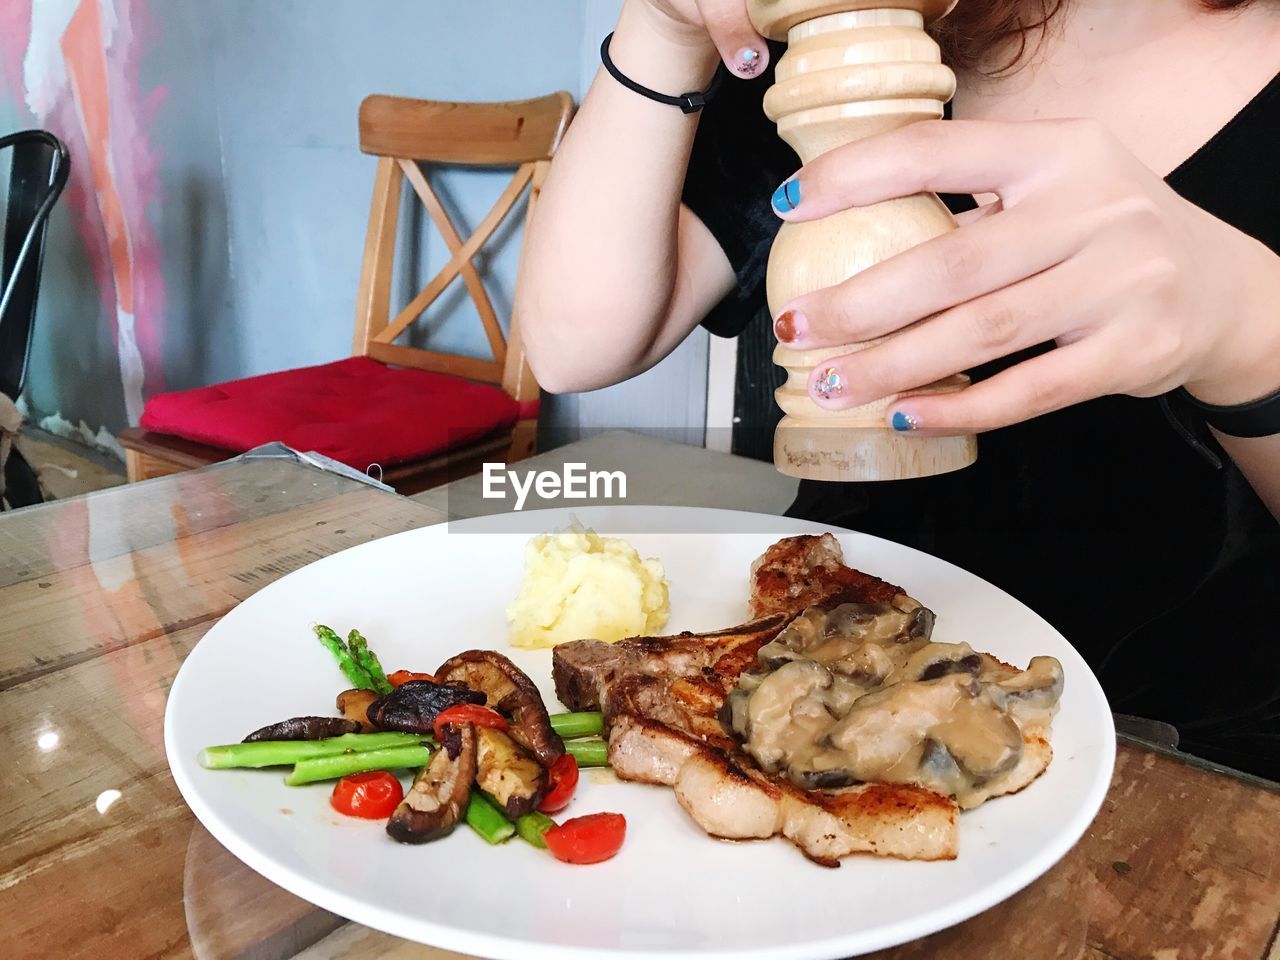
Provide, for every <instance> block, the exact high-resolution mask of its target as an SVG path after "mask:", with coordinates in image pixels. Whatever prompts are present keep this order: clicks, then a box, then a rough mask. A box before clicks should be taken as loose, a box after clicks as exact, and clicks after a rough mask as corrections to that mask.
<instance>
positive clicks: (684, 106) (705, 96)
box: [600, 33, 724, 113]
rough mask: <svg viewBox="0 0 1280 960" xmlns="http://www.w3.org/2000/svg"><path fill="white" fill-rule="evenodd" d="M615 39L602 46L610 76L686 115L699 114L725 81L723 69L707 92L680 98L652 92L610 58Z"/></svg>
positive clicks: (605, 64)
mask: <svg viewBox="0 0 1280 960" xmlns="http://www.w3.org/2000/svg"><path fill="white" fill-rule="evenodd" d="M612 39H613V34H612V33H611V34H609V35H608V36H607V37H605V38H604V41H603V42H602V43H601V44H600V62H601V63H603V64H604V68H605V69H606V70H608V71H609V76H611V77H613V79H615V80H617V81H618V82H619V83H620V84H622V85H623V86H624V87H626V88H627V89H628V90H630V91H632V92H633V93H638V94H640V96H642V97H645V98H646V99H649V100H654V101H656V102H658V103H665V104H666V105H667V106H669V107H679V108H680V110H681V111H682V112H684V113H697V112H698V111H699V110H701V109H702V108H703V107H705V106H706V105H707V101H709V100H710V99H711V98H712V97H714V96H715V94H716V91H717V90H719V89H720V83H721V81H723V80H724V69H723V67H717V68H716V75H715V76H714V77H712V78H711V85H710V86H708V87H707V89H705V90H694V91H691V92H689V93H682V94H680V95H679V96H678V97H672V96H669V95H667V94H665V93H659V92H658V91H657V90H650V89H649V88H648V87H646V86H644V85H643V84H639V83H636V82H635V81H634V80H632V79H631V78H630V77H628V76H627V75H626V74H624V73H623V72H622V71H621V70H619V69H618V68H617V67H616V66H615V65H614V62H613V60H612V59H611V58H610V56H609V41H610V40H612Z"/></svg>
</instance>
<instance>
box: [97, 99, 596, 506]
mask: <svg viewBox="0 0 1280 960" xmlns="http://www.w3.org/2000/svg"><path fill="white" fill-rule="evenodd" d="M573 109H574V108H573V100H572V98H571V97H570V96H569V94H567V93H565V92H563V91H561V92H559V93H554V94H550V95H548V96H545V97H539V98H537V99H534V100H523V101H512V102H506V103H446V102H441V101H431V100H411V99H405V98H402V97H389V96H381V95H374V96H370V97H367V98H366V99H365V101H364V102H363V103H362V104H361V105H360V149H361V150H362V151H363V152H365V153H367V154H372V155H374V156H376V157H378V158H379V159H378V165H377V171H376V174H375V176H374V185H373V203H372V208H371V210H370V214H369V228H368V232H367V234H366V237H365V246H364V262H363V267H362V270H361V274H360V287H359V293H358V296H357V302H356V323H355V340H354V355H355V356H357V357H368V358H370V359H372V360H374V361H377V362H378V363H380V364H384V365H387V366H388V367H397V368H411V369H414V370H422V371H427V372H429V373H433V374H444V375H448V376H450V377H456V378H460V379H462V380H466V381H471V382H475V383H482V384H492V385H495V386H499V387H501V389H502V391H503V392H504V393H506V394H507V395H508V396H509V397H511V398H512V399H513V400H514V401H516V403H517V404H519V405H520V410H521V414H520V416H519V419H517V420H516V422H515V424H514V426H513V427H511V428H510V429H505V430H503V431H501V432H500V433H499V434H496V435H492V436H487V437H484V438H481V439H479V440H477V441H475V442H471V443H469V444H467V445H466V446H464V447H460V448H457V449H448V450H445V451H443V452H438V453H436V454H434V455H431V456H429V457H427V458H425V459H422V460H419V461H416V462H410V463H402V464H399V465H396V466H391V467H389V468H387V469H386V470H385V473H384V477H383V480H384V482H386V483H388V484H390V485H391V486H393V487H395V488H396V489H397V490H398V491H399V492H401V493H415V492H418V491H420V490H425V489H428V488H429V487H432V486H436V485H438V484H440V483H443V482H446V481H447V480H448V479H451V478H453V477H457V476H462V475H465V474H466V473H470V472H474V471H475V470H478V469H479V468H480V464H481V463H482V462H483V461H485V460H493V459H495V458H502V459H505V460H506V461H507V462H514V461H517V460H521V459H523V458H525V457H528V456H531V455H532V454H533V453H534V451H535V445H536V440H537V414H536V405H537V402H538V398H539V388H538V384H537V382H536V381H535V380H534V378H533V374H532V373H531V372H530V370H529V366H528V363H527V362H526V360H525V352H524V347H523V344H522V342H521V339H520V324H519V318H518V317H516V316H512V317H511V322H510V325H509V330H508V332H507V334H506V335H505V336H504V335H503V331H502V326H501V324H500V323H499V321H498V316H497V313H496V311H495V310H494V308H493V303H492V302H491V301H490V299H489V295H488V294H487V292H486V291H485V288H484V284H483V282H482V281H481V278H480V275H479V273H478V271H477V270H476V267H475V265H474V264H473V262H472V258H473V257H475V255H476V254H477V253H478V252H479V251H480V250H481V248H482V247H483V245H484V243H485V242H486V241H487V240H488V239H489V238H490V237H491V236H492V235H493V233H494V231H495V230H496V229H497V227H498V226H499V225H500V224H501V223H502V222H503V221H504V220H505V219H506V217H507V215H508V214H509V213H510V212H511V210H512V208H513V207H514V206H515V205H516V203H517V201H518V200H519V199H520V197H521V196H522V195H523V194H524V193H525V191H526V190H527V191H528V193H529V200H528V206H527V213H526V224H527V222H528V218H529V217H530V216H532V214H533V211H534V207H535V205H536V203H537V199H538V195H539V191H540V189H541V187H542V182H543V180H544V178H545V177H546V173H547V169H548V167H549V165H550V161H551V157H552V155H553V154H554V152H555V150H556V148H557V147H558V146H559V144H560V140H561V138H562V137H563V135H564V131H565V129H566V127H567V126H568V124H569V120H570V119H571V117H572V115H573ZM431 163H435V164H451V165H465V166H497V167H510V166H515V167H516V171H515V174H514V176H513V177H512V179H511V181H510V183H508V184H507V187H506V189H505V190H503V192H502V194H501V196H500V197H499V198H498V200H497V201H496V202H495V203H494V205H493V207H492V209H490V211H489V212H488V214H486V215H485V217H484V218H483V219H482V220H481V221H480V223H479V225H478V226H477V227H476V229H475V232H474V233H472V235H471V236H470V237H469V238H467V239H466V240H463V239H462V237H461V236H460V234H459V233H458V230H457V228H456V227H455V226H454V224H453V222H452V221H451V220H450V218H449V215H448V214H447V213H446V212H445V209H444V207H443V205H442V204H441V202H440V199H439V197H438V196H437V195H436V192H435V191H434V190H433V189H432V187H431V184H430V182H429V181H428V178H427V175H426V173H425V172H424V170H423V167H422V164H431ZM405 180H408V182H409V185H410V187H411V188H412V191H413V194H414V195H415V196H416V197H417V199H418V200H419V201H420V202H421V203H422V205H423V206H424V207H425V208H426V210H427V214H428V215H429V216H430V218H431V221H432V222H433V223H434V224H435V226H436V228H437V229H438V230H439V231H440V233H441V235H442V236H443V238H444V241H445V244H446V246H447V247H448V249H449V253H450V258H449V260H448V262H447V263H446V264H445V265H444V266H443V267H441V269H440V270H439V272H438V273H437V274H436V275H435V276H434V277H433V278H432V279H431V281H430V282H429V283H427V285H426V286H425V287H423V288H422V290H421V291H420V292H419V293H418V294H417V296H415V297H413V299H412V300H410V301H409V303H408V304H407V305H406V306H405V307H404V308H403V309H401V310H400V311H399V312H397V313H396V314H395V315H394V316H393V315H392V313H391V310H392V307H391V287H392V271H393V267H394V263H395V246H396V232H397V224H398V221H399V215H400V207H401V197H402V193H403V192H404V191H403V184H404V181H405ZM458 278H461V279H462V281H463V283H464V284H465V286H466V289H467V293H468V294H469V295H470V298H471V300H472V302H473V303H474V305H475V308H476V310H477V312H478V313H479V316H480V321H481V324H482V325H483V327H484V332H485V336H486V338H487V340H488V345H489V350H490V352H491V353H492V359H487V358H475V357H467V356H460V355H456V354H449V353H441V352H438V351H434V350H427V349H420V348H416V347H411V346H407V345H404V344H400V343H396V340H397V339H399V338H400V337H401V336H402V335H403V334H404V333H405V332H406V331H408V330H409V328H410V327H411V326H412V324H413V323H414V321H416V320H417V319H418V318H419V317H420V316H421V315H422V313H423V312H424V311H425V310H426V309H427V308H428V307H429V306H430V305H431V304H432V303H433V302H435V300H436V299H437V298H438V297H439V296H440V295H441V294H442V293H444V291H445V290H446V289H447V288H448V287H449V286H450V284H451V283H452V282H453V281H454V280H456V279H458ZM175 396H179V395H174V394H171V395H167V397H169V398H172V397H175ZM161 399H165V398H153V402H155V401H156V400H161ZM504 402H505V401H504ZM150 407H151V404H150V403H149V404H148V408H149V409H150ZM142 423H143V426H142V427H140V428H132V429H128V430H125V431H124V432H122V433H121V434H120V438H119V439H120V443H121V445H122V446H123V447H124V448H125V452H126V457H127V466H128V472H129V480H130V482H133V481H137V480H144V479H148V478H151V477H158V476H165V475H168V474H172V473H178V472H181V471H183V470H188V469H192V468H194V467H199V466H204V465H206V464H209V463H215V462H217V461H219V460H225V459H227V458H228V457H231V456H234V455H236V454H237V453H239V452H243V451H242V450H231V449H221V448H219V447H214V446H209V445H207V444H206V443H201V442H196V441H195V440H192V439H183V438H182V437H180V436H175V435H173V434H172V433H171V432H166V433H157V432H154V431H153V430H147V429H145V427H146V426H147V423H148V415H147V414H145V413H144V415H143V421H142ZM279 439H286V438H283V437H282V438H279ZM353 465H355V464H353ZM360 468H363V467H360Z"/></svg>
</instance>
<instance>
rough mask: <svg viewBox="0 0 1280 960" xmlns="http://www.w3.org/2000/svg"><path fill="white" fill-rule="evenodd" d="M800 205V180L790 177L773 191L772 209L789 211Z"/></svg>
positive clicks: (780, 211) (783, 211)
mask: <svg viewBox="0 0 1280 960" xmlns="http://www.w3.org/2000/svg"><path fill="white" fill-rule="evenodd" d="M798 206H800V181H799V180H796V179H795V178H792V179H790V180H788V181H787V182H786V183H784V184H783V185H782V186H780V187H778V189H777V190H775V191H773V209H774V210H776V211H778V213H790V212H791V211H792V210H794V209H795V208H796V207H798Z"/></svg>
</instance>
